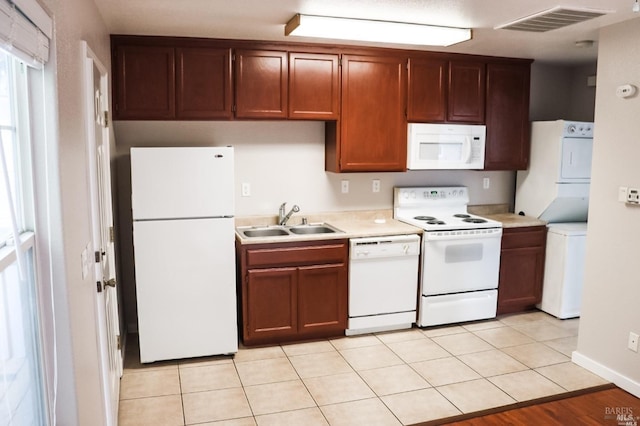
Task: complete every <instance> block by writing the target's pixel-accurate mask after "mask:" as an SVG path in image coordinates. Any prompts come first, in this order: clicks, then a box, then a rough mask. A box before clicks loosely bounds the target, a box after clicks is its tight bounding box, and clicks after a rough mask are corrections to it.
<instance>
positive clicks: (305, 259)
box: [246, 240, 348, 268]
mask: <svg viewBox="0 0 640 426" xmlns="http://www.w3.org/2000/svg"><path fill="white" fill-rule="evenodd" d="M347 258H348V249H347V244H346V242H345V241H342V240H341V241H337V242H335V243H333V244H322V245H308V246H292V247H261V248H253V249H247V257H246V259H247V268H274V267H281V266H304V265H323V264H329V263H346V262H347Z"/></svg>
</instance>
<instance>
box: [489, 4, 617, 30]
mask: <svg viewBox="0 0 640 426" xmlns="http://www.w3.org/2000/svg"><path fill="white" fill-rule="evenodd" d="M611 12H612V11H608V10H595V9H570V8H566V7H554V8H552V9H548V10H544V11H542V12H539V13H536V14H533V15H530V16H526V17H524V18H520V19H517V20H515V21H512V22H507V23H506V24H502V25H499V26H497V27H495V28H494V29H496V30H497V29H505V30H517V31H530V32H537V33H541V32H545V31H551V30H555V29H558V28H562V27H566V26H568V25H572V24H577V23H579V22H584V21H588V20H589V19H593V18H597V17H598V16H602V15H605V14H607V13H611Z"/></svg>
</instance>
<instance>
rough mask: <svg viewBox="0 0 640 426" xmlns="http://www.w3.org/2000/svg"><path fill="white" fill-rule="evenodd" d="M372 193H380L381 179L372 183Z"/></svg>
mask: <svg viewBox="0 0 640 426" xmlns="http://www.w3.org/2000/svg"><path fill="white" fill-rule="evenodd" d="M371 191H373V192H380V179H374V180H373V181H372V183H371Z"/></svg>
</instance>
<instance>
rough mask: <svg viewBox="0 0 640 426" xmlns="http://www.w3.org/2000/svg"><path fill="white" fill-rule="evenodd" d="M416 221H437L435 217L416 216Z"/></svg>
mask: <svg viewBox="0 0 640 426" xmlns="http://www.w3.org/2000/svg"><path fill="white" fill-rule="evenodd" d="M414 219H415V220H436V218H435V217H433V216H416V217H414Z"/></svg>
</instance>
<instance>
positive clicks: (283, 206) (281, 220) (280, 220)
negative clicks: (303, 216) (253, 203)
mask: <svg viewBox="0 0 640 426" xmlns="http://www.w3.org/2000/svg"><path fill="white" fill-rule="evenodd" d="M286 206H287V203H286V202H284V203H282V204H281V205H280V210H279V211H278V223H279V224H280V225H286V224H287V221H288V220H289V219H290V218H291V215H292V214H294V213H297V212H299V211H300V207H298V205H297V204H294V205H293V207H292V208H291V210H289V213H287V214H284V212H285V209H286Z"/></svg>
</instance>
